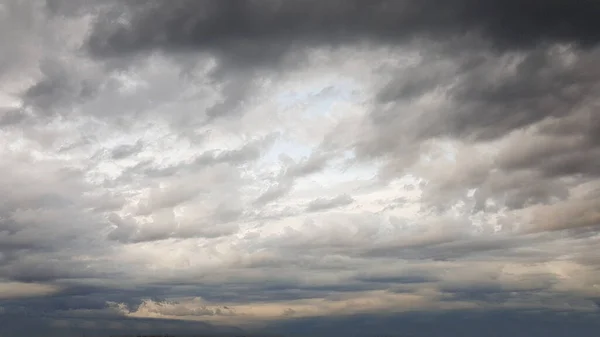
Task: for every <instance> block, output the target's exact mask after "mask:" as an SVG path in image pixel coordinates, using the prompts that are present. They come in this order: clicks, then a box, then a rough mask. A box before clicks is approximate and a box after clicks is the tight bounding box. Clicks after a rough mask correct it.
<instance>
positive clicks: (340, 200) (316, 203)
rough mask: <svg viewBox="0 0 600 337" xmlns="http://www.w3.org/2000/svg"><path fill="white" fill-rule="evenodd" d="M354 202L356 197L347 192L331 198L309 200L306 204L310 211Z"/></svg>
mask: <svg viewBox="0 0 600 337" xmlns="http://www.w3.org/2000/svg"><path fill="white" fill-rule="evenodd" d="M353 202H354V199H353V198H352V197H351V196H349V195H347V194H343V195H338V196H337V197H335V198H331V199H325V198H319V199H315V200H313V201H311V202H309V203H308V205H307V206H306V210H307V211H309V212H318V211H324V210H328V209H332V208H336V207H340V206H347V205H349V204H351V203H353Z"/></svg>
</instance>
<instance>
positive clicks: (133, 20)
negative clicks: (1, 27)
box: [89, 0, 600, 63]
mask: <svg viewBox="0 0 600 337" xmlns="http://www.w3.org/2000/svg"><path fill="white" fill-rule="evenodd" d="M599 11H600V7H599V6H598V4H597V3H596V2H594V1H583V2H578V3H576V4H575V3H573V4H571V3H566V2H563V1H549V2H544V3H540V2H538V1H524V2H522V1H516V0H515V1H512V0H511V1H487V2H484V3H482V2H479V1H471V0H456V1H447V2H444V3H443V4H439V3H438V2H435V1H374V2H370V3H369V4H365V3H362V2H358V1H349V2H343V3H341V2H336V3H321V2H318V1H285V2H283V1H272V2H265V3H263V2H254V1H251V2H247V3H242V4H240V3H237V2H235V1H210V0H209V1H175V2H169V3H168V4H165V3H155V2H151V3H145V4H133V5H130V6H127V7H126V11H125V13H124V14H123V17H124V18H125V20H126V21H128V23H127V24H120V25H116V26H114V25H113V26H109V25H108V24H109V21H100V22H99V23H98V24H97V27H96V28H95V30H94V32H93V33H92V35H91V37H90V43H89V45H90V49H91V51H92V52H93V53H95V54H97V55H117V56H118V55H119V54H123V53H128V52H138V51H143V50H149V49H153V48H164V49H167V48H181V49H189V48H195V49H204V50H211V49H212V50H219V51H225V52H227V51H229V50H228V49H229V48H232V47H233V46H243V45H244V42H245V41H246V42H247V41H256V42H259V43H260V42H262V43H264V42H267V43H268V42H271V45H278V44H283V45H286V41H289V40H290V39H292V41H293V40H294V39H298V40H300V41H303V40H304V41H305V42H309V43H310V42H312V43H329V44H335V43H338V42H345V41H348V40H350V41H352V40H354V41H356V40H359V39H360V38H367V39H378V40H390V41H394V42H398V41H399V40H402V39H406V38H407V37H409V38H410V37H413V36H415V35H429V36H435V37H444V38H445V37H450V36H452V35H462V34H464V33H468V32H476V33H480V34H482V35H483V36H485V37H486V38H487V39H490V40H491V41H493V42H494V43H496V44H497V45H498V46H501V47H515V46H516V47H520V46H529V45H535V44H537V43H540V42H545V41H550V42H556V41H564V42H575V43H580V44H582V45H589V44H594V43H596V42H598V39H599V38H600V37H599V36H598V34H597V30H598V29H597V23H596V20H595V16H596V14H598V13H599ZM107 18H108V17H107ZM559 23H560V24H559ZM267 45H269V44H267ZM245 47H246V48H247V49H246V53H244V52H242V53H241V54H240V50H239V49H237V50H234V51H235V52H237V54H238V55H245V56H246V58H245V59H244V62H246V63H252V62H257V63H258V62H267V61H268V60H269V58H266V59H264V56H265V55H269V54H270V55H271V59H272V58H273V56H275V57H277V56H278V53H277V52H274V51H273V50H270V49H268V48H267V49H262V48H261V44H259V45H258V46H257V45H254V44H250V43H248V44H247V45H246V46H245ZM261 49H262V50H261ZM257 52H258V53H259V54H258V55H260V56H262V57H263V60H261V59H260V58H259V57H258V55H256V54H255V55H253V54H252V53H257ZM248 56H251V57H250V58H248ZM252 56H254V57H252ZM240 60H242V59H241V58H240ZM264 60H267V61H264Z"/></svg>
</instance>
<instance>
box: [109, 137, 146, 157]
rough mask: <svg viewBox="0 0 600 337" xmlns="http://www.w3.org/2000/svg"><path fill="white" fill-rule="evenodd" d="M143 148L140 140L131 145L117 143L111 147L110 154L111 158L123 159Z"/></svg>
mask: <svg viewBox="0 0 600 337" xmlns="http://www.w3.org/2000/svg"><path fill="white" fill-rule="evenodd" d="M143 148H144V143H143V142H142V141H140V140H138V141H137V142H135V144H132V145H127V144H125V145H119V146H118V147H116V148H114V149H112V151H111V153H110V155H111V157H112V158H113V159H123V158H127V157H129V156H131V155H134V154H136V153H137V152H140V151H141V150H142V149H143Z"/></svg>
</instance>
